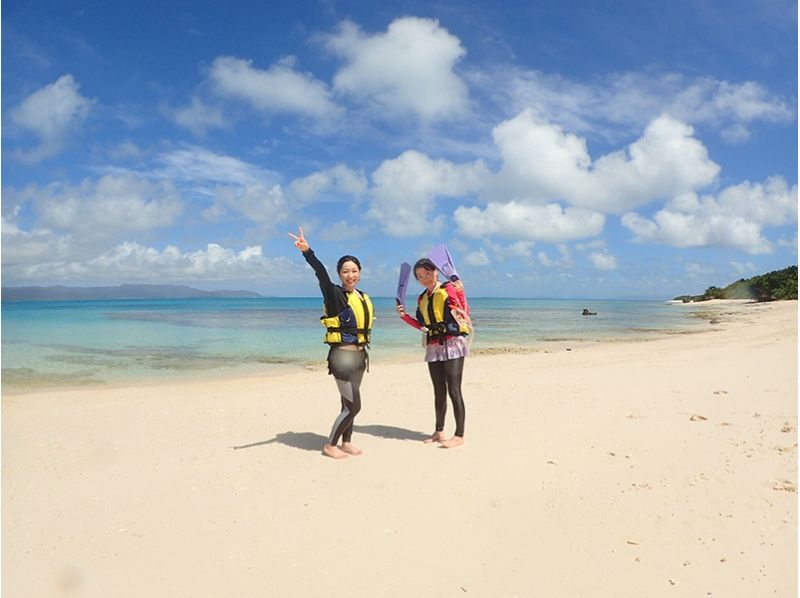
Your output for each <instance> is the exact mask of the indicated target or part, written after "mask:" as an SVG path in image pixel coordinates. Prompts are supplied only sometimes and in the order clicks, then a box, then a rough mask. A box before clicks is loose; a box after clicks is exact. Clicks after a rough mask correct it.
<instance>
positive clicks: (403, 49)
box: [324, 17, 467, 121]
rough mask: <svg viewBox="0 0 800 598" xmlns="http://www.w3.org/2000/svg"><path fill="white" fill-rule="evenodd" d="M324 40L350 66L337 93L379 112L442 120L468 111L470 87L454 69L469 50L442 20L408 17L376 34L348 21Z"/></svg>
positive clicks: (339, 78) (342, 74) (340, 76)
mask: <svg viewBox="0 0 800 598" xmlns="http://www.w3.org/2000/svg"><path fill="white" fill-rule="evenodd" d="M324 41H325V45H326V46H327V48H328V49H330V50H331V51H332V52H334V53H335V54H337V55H339V56H341V57H342V58H344V60H345V62H346V64H345V65H344V66H343V67H342V68H341V69H340V70H339V71H338V72H337V73H336V75H335V77H334V80H333V86H334V89H335V90H336V91H338V92H340V93H343V94H346V95H348V96H350V97H352V98H354V99H355V100H357V101H359V102H363V103H364V104H365V105H367V106H368V107H370V108H372V109H373V110H374V112H375V114H378V115H385V114H387V113H388V114H391V115H402V114H407V113H411V114H415V115H416V116H418V117H419V118H420V119H421V120H423V121H436V120H443V119H449V118H452V117H454V116H462V115H463V114H464V113H465V112H466V109H467V86H466V85H465V84H464V82H463V81H462V80H461V78H460V77H459V76H458V75H457V74H456V73H455V72H454V70H453V69H454V66H455V64H456V62H458V60H459V59H460V58H462V57H463V56H464V55H465V54H466V50H465V49H464V48H463V46H462V45H461V42H460V41H459V39H458V38H457V37H455V36H454V35H452V34H451V33H450V32H448V31H447V30H446V29H444V28H443V27H442V26H441V25H440V24H439V22H438V21H436V20H433V19H421V18H417V17H404V18H400V19H396V20H395V21H393V22H392V23H391V24H390V25H389V27H388V29H387V30H386V31H385V32H383V33H376V34H374V35H368V34H366V33H364V32H362V31H361V30H360V29H359V28H358V26H357V25H355V24H354V23H352V22H350V21H345V22H343V23H341V25H340V27H339V29H338V31H337V32H336V33H335V34H331V35H329V36H327V37H325V38H324Z"/></svg>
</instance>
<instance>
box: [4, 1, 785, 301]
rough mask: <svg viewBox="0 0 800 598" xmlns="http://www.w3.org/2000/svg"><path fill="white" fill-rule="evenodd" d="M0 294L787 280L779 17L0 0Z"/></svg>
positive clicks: (728, 7) (649, 291)
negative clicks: (407, 282) (420, 271)
mask: <svg viewBox="0 0 800 598" xmlns="http://www.w3.org/2000/svg"><path fill="white" fill-rule="evenodd" d="M2 80H3V86H2V159H3V161H2V177H3V178H2V193H3V195H2V216H3V223H2V227H3V228H2V278H3V284H4V285H12V286H18V285H49V284H66V285H109V284H120V283H138V282H147V283H180V284H190V285H192V286H196V287H199V288H204V289H220V288H228V289H230V288H243V289H249V290H255V291H258V292H260V293H263V294H267V295H282V296H286V295H289V296H291V295H314V294H316V293H317V292H318V291H317V289H316V284H315V280H314V278H313V274H312V271H311V270H310V269H309V268H308V267H307V266H306V265H305V263H304V262H303V261H302V258H301V257H300V255H299V253H298V252H297V250H296V249H295V248H294V247H293V245H292V241H291V239H290V238H289V237H288V235H287V232H289V231H295V230H296V228H297V226H298V225H302V226H303V228H304V230H305V231H306V235H307V237H308V239H309V242H310V243H311V245H312V247H314V248H315V250H316V252H317V254H318V255H319V256H320V257H321V258H322V259H323V261H324V262H325V263H326V264H327V265H328V266H329V267H330V268H333V267H334V264H335V261H336V259H338V257H339V256H340V255H342V254H344V253H351V254H355V255H357V256H359V258H360V259H361V261H362V264H363V266H364V272H363V279H362V285H361V286H362V287H363V288H364V289H365V290H367V291H368V292H370V293H371V294H372V295H375V296H381V295H383V296H391V295H393V294H394V288H395V286H396V281H397V271H398V266H399V264H400V262H402V261H409V262H413V261H414V260H415V259H417V258H418V257H420V256H422V255H424V254H425V252H426V251H427V250H428V249H429V248H430V247H432V246H433V245H437V244H440V243H446V244H447V245H448V247H449V248H450V250H451V253H452V254H453V256H454V259H455V260H456V264H457V266H458V269H459V271H460V273H461V274H462V277H463V278H464V280H465V284H466V286H467V290H468V292H469V293H470V294H471V295H473V296H512V297H560V298H649V299H668V298H671V297H673V296H675V295H678V294H683V293H699V292H702V291H703V290H705V288H706V287H708V286H710V285H712V284H716V285H720V286H724V285H726V284H728V283H730V282H733V281H735V280H737V279H739V278H743V277H745V278H746V277H749V276H752V275H755V274H760V273H763V272H766V271H769V270H775V269H779V268H783V267H786V266H789V265H792V264H796V263H797V9H796V3H794V2H789V1H783V0H775V1H768V0H725V1H707V2H696V1H694V0H691V1H689V0H670V1H667V0H655V1H652V2H634V1H627V0H619V1H615V2H606V3H601V2H587V1H573V2H569V3H565V2H560V1H542V2H536V1H526V2H521V1H516V0H511V1H505V2H502V3H495V2H482V1H477V0H458V1H456V0H447V1H444V2H430V1H426V2H418V1H416V0H412V1H404V2H402V3H400V2H371V3H370V2H356V1H337V0H322V1H311V0H297V1H295V2H291V3H289V2H282V3H278V2H240V1H236V0H232V1H230V2H227V3H220V2H205V1H197V2H170V1H161V2H150V1H149V0H148V1H141V0H140V1H137V2H130V1H127V0H121V1H119V2H56V1H54V0H53V1H50V0H48V1H36V0H28V1H26V2H5V3H3V6H2Z"/></svg>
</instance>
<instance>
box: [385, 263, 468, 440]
mask: <svg viewBox="0 0 800 598" xmlns="http://www.w3.org/2000/svg"><path fill="white" fill-rule="evenodd" d="M445 251H446V250H445ZM414 276H415V277H416V279H417V281H419V283H420V284H421V285H422V286H423V287H425V290H424V291H422V293H421V294H420V295H419V297H418V298H417V311H416V316H415V317H411V316H410V315H408V314H407V313H406V311H405V306H404V305H403V304H402V302H401V300H400V299H398V305H397V313H398V314H400V317H401V318H402V319H403V321H404V322H406V323H407V324H408V325H410V326H413V327H414V328H416V329H418V330H423V331H424V332H425V361H426V362H427V363H428V372H429V373H430V376H431V382H432V383H433V395H434V412H435V414H436V429H435V431H434V432H433V434H432V435H431V436H430V438H428V439H426V440H425V442H426V443H433V442H438V443H440V444H441V446H443V447H445V448H451V447H455V446H459V445H461V444H464V418H465V409H464V398H463V396H462V395H461V377H462V374H463V371H464V358H465V357H466V356H467V355H469V348H468V347H467V343H466V341H465V336H466V335H467V334H469V331H470V328H469V325H468V324H467V322H468V321H469V305H468V304H467V298H466V296H465V295H464V285H463V283H462V282H461V281H460V280H459V279H458V278H457V276H452V277H451V278H453V279H455V280H453V281H446V282H440V281H439V269H438V268H437V267H436V265H435V264H434V262H433V261H432V260H431V259H429V258H422V259H420V260H418V261H417V263H416V264H414ZM448 394H449V395H450V401H451V402H452V403H453V413H454V414H455V418H456V431H455V434H454V435H453V437H452V438H449V439H447V438H446V436H445V433H444V420H445V415H447V395H448Z"/></svg>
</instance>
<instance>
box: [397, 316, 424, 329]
mask: <svg viewBox="0 0 800 598" xmlns="http://www.w3.org/2000/svg"><path fill="white" fill-rule="evenodd" d="M400 318H401V319H402V320H403V322H405V323H406V324H408V325H409V326H413V327H414V328H416V329H417V330H422V325H421V324H420V323H419V322H418V321H417V320H415V319H414V318H412V317H411V316H409V315H408V314H403V315H402V316H400Z"/></svg>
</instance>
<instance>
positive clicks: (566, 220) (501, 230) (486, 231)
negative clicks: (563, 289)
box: [454, 201, 605, 243]
mask: <svg viewBox="0 0 800 598" xmlns="http://www.w3.org/2000/svg"><path fill="white" fill-rule="evenodd" d="M454 218H455V221H456V223H457V224H458V230H459V232H461V233H462V234H464V235H466V236H468V237H475V238H481V237H487V236H500V237H503V238H504V239H519V240H523V241H543V242H546V243H559V242H562V241H567V240H575V239H582V238H585V237H592V236H595V235H598V234H600V233H601V232H602V230H603V224H604V222H605V217H604V216H603V214H600V213H598V212H593V211H591V210H585V209H583V208H573V207H567V208H563V207H562V206H560V205H558V204H555V203H551V204H547V205H544V206H533V205H527V204H523V203H520V202H516V201H510V202H508V203H489V205H488V206H486V208H485V209H481V208H478V207H466V206H459V207H458V208H457V209H456V211H455V213H454Z"/></svg>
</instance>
